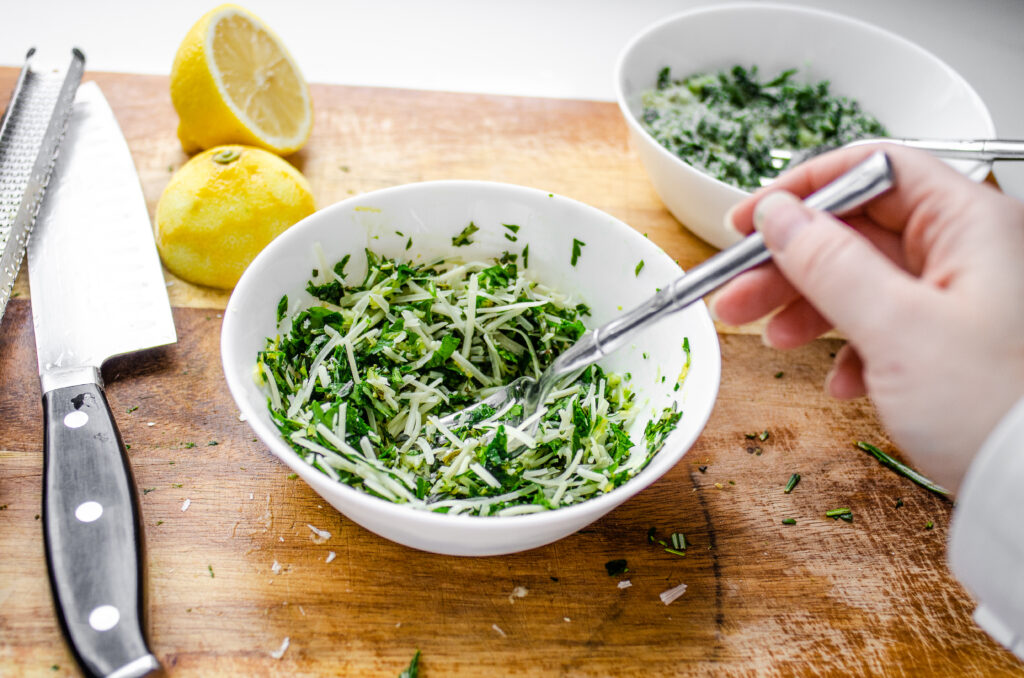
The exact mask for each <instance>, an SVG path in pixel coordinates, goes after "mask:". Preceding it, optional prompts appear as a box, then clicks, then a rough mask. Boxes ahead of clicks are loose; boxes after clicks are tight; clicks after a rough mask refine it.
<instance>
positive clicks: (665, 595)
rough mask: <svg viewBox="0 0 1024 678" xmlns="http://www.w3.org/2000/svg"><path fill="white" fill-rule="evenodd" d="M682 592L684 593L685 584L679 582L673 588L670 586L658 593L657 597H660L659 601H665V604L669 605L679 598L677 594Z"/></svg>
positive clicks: (679, 594)
mask: <svg viewBox="0 0 1024 678" xmlns="http://www.w3.org/2000/svg"><path fill="white" fill-rule="evenodd" d="M684 593H686V584H680V585H679V586H676V587H675V588H671V589H669V590H667V591H662V592H661V593H660V594H659V597H660V598H661V602H663V603H665V604H666V605H671V604H672V603H674V602H675V601H676V600H677V599H678V598H679V596H681V595H683V594H684Z"/></svg>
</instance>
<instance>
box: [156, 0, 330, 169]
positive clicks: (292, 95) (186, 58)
mask: <svg viewBox="0 0 1024 678" xmlns="http://www.w3.org/2000/svg"><path fill="white" fill-rule="evenodd" d="M171 101H172V102H173V103H174V108H175V110H177V112H178V117H179V124H178V139H179V140H180V141H181V145H182V147H183V148H184V149H185V152H186V153H194V152H196V151H199V150H203V149H207V148H211V147H213V146H219V145H222V144H232V143H238V144H247V145H250V146H259V147H262V148H265V149H267V150H269V151H272V152H274V153H278V154H280V155H286V154H288V153H294V152H295V151H297V150H299V149H300V148H301V147H302V145H303V144H304V143H306V139H308V138H309V133H310V131H311V130H312V128H313V107H312V103H311V100H310V97H309V87H308V86H307V85H306V81H305V80H304V79H303V77H302V73H301V72H300V71H299V67H298V66H297V65H296V63H295V60H294V59H292V57H291V55H290V54H289V53H288V50H287V48H285V46H284V44H283V43H282V42H281V40H280V39H279V38H278V37H277V36H276V35H274V33H273V31H271V30H270V29H269V28H268V27H267V26H266V25H265V24H264V23H263V22H262V21H260V20H259V19H258V18H256V17H255V16H254V15H252V14H251V13H250V12H248V11H247V10H245V9H243V8H241V7H239V6H237V5H221V6H220V7H217V8H216V9H213V10H211V11H209V12H208V13H206V14H205V15H204V16H203V17H202V18H201V19H199V21H197V22H196V24H195V25H194V26H192V28H191V30H189V32H188V35H186V36H185V39H184V40H183V41H182V43H181V46H180V47H179V48H178V53H177V54H176V55H175V57H174V65H173V67H172V68H171Z"/></svg>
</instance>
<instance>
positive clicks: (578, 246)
mask: <svg viewBox="0 0 1024 678" xmlns="http://www.w3.org/2000/svg"><path fill="white" fill-rule="evenodd" d="M586 246H587V243H585V242H583V241H582V240H577V239H576V238H573V239H572V258H571V259H570V260H569V263H571V264H572V265H573V266H575V265H576V262H577V261H579V259H580V254H582V253H583V248H584V247H586Z"/></svg>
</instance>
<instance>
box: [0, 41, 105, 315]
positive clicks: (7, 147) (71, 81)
mask: <svg viewBox="0 0 1024 678" xmlns="http://www.w3.org/2000/svg"><path fill="white" fill-rule="evenodd" d="M35 53H36V50H35V48H34V47H33V48H32V49H30V50H29V51H28V54H27V55H26V57H25V66H24V68H22V69H21V75H19V76H18V82H17V84H16V85H15V87H14V93H13V94H12V95H11V101H10V103H9V104H8V105H7V110H6V112H5V113H4V116H3V119H2V120H0V320H3V316H4V310H5V309H6V308H7V302H8V300H9V299H10V297H11V289H12V288H13V287H14V279H15V278H17V277H18V270H19V269H20V268H21V260H22V258H23V257H24V256H25V247H26V246H27V245H28V238H29V234H30V233H31V232H32V225H33V224H34V223H35V219H36V213H37V212H38V211H39V204H40V202H41V201H42V198H43V191H44V190H45V189H46V182H47V181H49V179H50V172H51V170H52V169H53V163H54V161H55V160H56V159H57V150H58V148H59V146H60V140H61V137H63V136H64V130H65V128H66V127H67V122H68V118H69V117H70V115H71V108H72V104H73V103H74V101H75V91H76V90H77V89H78V83H79V82H81V80H82V71H83V70H84V69H85V55H84V54H82V52H81V51H80V50H78V49H77V48H76V49H72V50H71V62H70V63H69V64H68V65H67V66H66V67H61V68H48V67H45V66H43V65H41V64H40V63H39V62H38V59H39V57H36V56H35Z"/></svg>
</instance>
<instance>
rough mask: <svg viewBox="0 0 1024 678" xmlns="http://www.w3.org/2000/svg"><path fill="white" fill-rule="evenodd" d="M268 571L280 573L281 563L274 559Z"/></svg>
mask: <svg viewBox="0 0 1024 678" xmlns="http://www.w3.org/2000/svg"><path fill="white" fill-rule="evenodd" d="M270 571H271V572H273V573H274V574H281V563H279V562H277V561H276V560H275V561H274V564H273V565H271V566H270Z"/></svg>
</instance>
